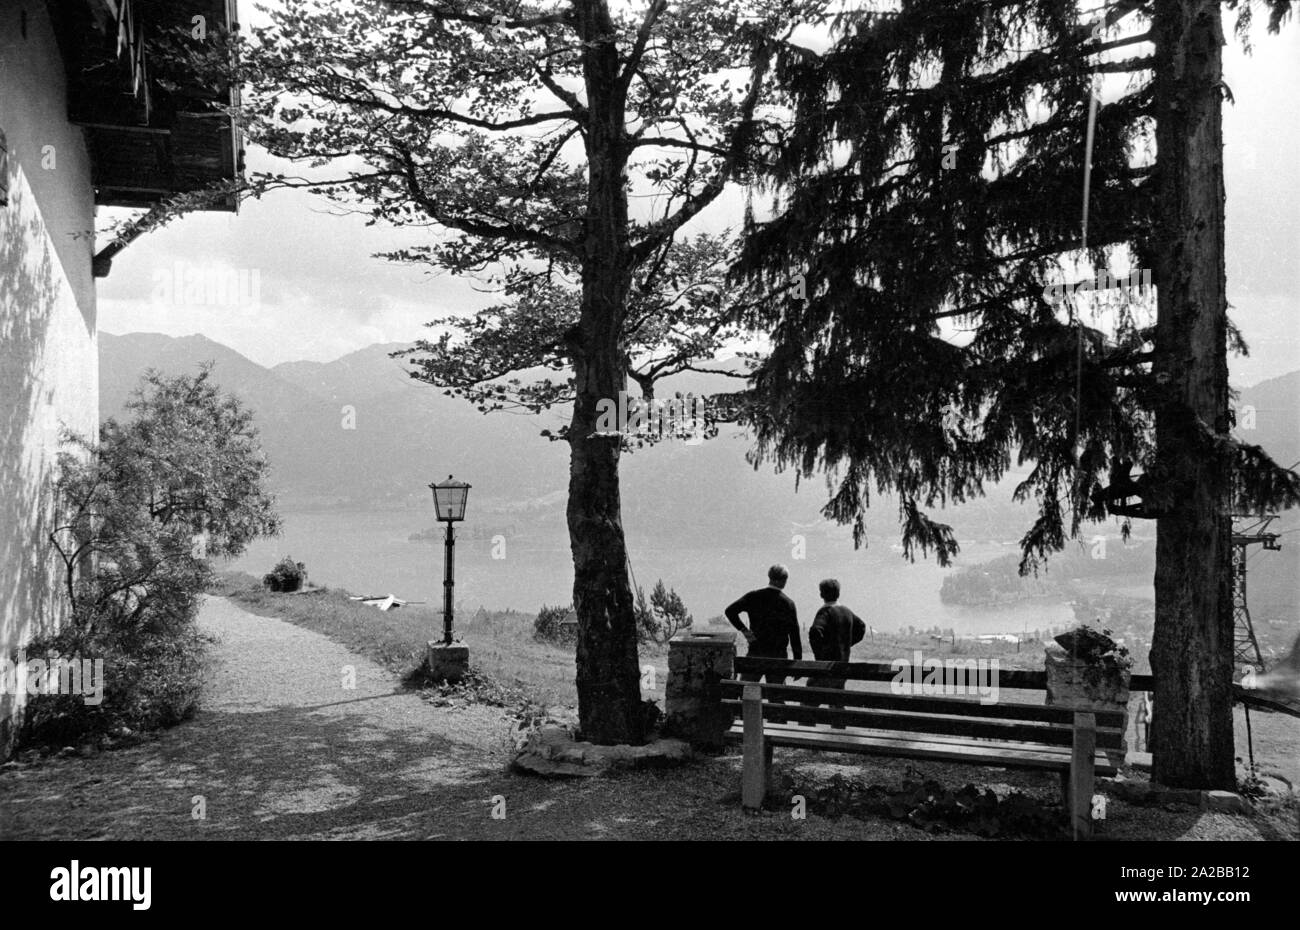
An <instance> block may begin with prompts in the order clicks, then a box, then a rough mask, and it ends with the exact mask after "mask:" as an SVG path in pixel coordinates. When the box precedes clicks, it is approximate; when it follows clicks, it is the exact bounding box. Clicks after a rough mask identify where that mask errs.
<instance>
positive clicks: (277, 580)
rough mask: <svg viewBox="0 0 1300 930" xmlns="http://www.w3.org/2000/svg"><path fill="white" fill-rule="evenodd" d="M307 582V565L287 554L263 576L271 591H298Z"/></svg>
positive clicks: (263, 581) (264, 582)
mask: <svg viewBox="0 0 1300 930" xmlns="http://www.w3.org/2000/svg"><path fill="white" fill-rule="evenodd" d="M306 583H307V567H306V566H305V565H303V563H301V562H295V561H294V560H293V558H292V557H291V556H285V557H284V558H283V559H281V560H280V561H279V562H277V563H276V565H275V568H273V569H271V570H270V571H269V572H268V573H267V574H265V575H263V576H262V584H264V585H266V588H267V590H269V591H297V590H299V589H300V588H301V587H302V586H303V585H305V584H306Z"/></svg>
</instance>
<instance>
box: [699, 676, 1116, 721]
mask: <svg viewBox="0 0 1300 930" xmlns="http://www.w3.org/2000/svg"><path fill="white" fill-rule="evenodd" d="M749 683H750V682H743V681H737V680H734V679H728V680H724V681H722V682H720V684H721V686H722V693H723V695H725V696H727V697H731V696H732V695H734V696H735V699H737V700H738V699H739V697H740V692H741V690H742V689H743V688H744V686H745V685H746V684H749ZM758 684H759V686H760V687H761V688H762V690H763V696H764V698H767V699H770V698H783V699H785V700H786V701H790V702H797V701H799V700H803V699H810V700H811V699H817V700H834V701H835V702H837V703H843V704H844V705H845V706H846V707H873V708H881V709H885V710H905V711H909V712H915V713H928V714H945V715H952V716H968V717H987V718H992V719H1000V720H1026V721H1037V722H1041V723H1059V724H1065V725H1070V724H1072V723H1073V722H1074V710H1073V709H1071V708H1068V707H1059V706H1053V705H1050V704H1024V703H1020V702H999V703H996V704H981V703H980V702H979V701H978V700H976V699H970V698H960V697H936V696H932V695H919V694H893V693H887V692H881V691H854V690H847V689H839V688H818V687H815V686H805V685H772V684H767V683H765V682H760V683H758ZM1095 713H1096V715H1097V726H1098V727H1099V728H1100V729H1103V730H1105V729H1119V728H1120V727H1121V726H1122V724H1123V715H1122V714H1120V713H1118V712H1114V711H1096V712H1095Z"/></svg>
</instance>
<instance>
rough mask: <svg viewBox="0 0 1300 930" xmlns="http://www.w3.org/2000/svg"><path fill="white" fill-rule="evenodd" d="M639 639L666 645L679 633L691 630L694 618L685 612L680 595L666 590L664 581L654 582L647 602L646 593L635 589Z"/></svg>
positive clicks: (644, 641) (639, 588)
mask: <svg viewBox="0 0 1300 930" xmlns="http://www.w3.org/2000/svg"><path fill="white" fill-rule="evenodd" d="M635 612H636V620H637V636H638V637H639V639H640V641H641V642H643V643H647V642H649V643H658V644H660V645H663V644H665V643H667V642H668V641H669V640H670V639H672V638H673V637H674V636H676V635H677V634H678V633H680V632H681V631H682V630H686V629H689V628H690V627H691V624H693V623H694V622H695V617H694V616H692V615H691V614H690V613H688V612H687V610H686V605H685V604H684V603H682V598H681V595H679V594H678V593H677V592H676V591H674V590H668V589H665V588H664V583H663V580H662V579H660V580H659V581H657V582H656V583H655V586H654V590H653V591H652V592H651V593H650V601H649V603H647V602H646V596H645V591H644V590H643V589H642V588H641V587H640V586H638V587H637V589H636V611H635Z"/></svg>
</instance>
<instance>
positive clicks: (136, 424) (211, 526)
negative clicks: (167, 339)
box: [20, 367, 279, 745]
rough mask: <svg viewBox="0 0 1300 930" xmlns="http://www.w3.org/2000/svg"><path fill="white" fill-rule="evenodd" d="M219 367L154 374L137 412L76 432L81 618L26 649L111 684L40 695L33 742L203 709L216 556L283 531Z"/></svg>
mask: <svg viewBox="0 0 1300 930" xmlns="http://www.w3.org/2000/svg"><path fill="white" fill-rule="evenodd" d="M209 373H210V372H209V369H208V368H207V367H205V368H203V369H202V370H201V371H200V372H199V374H198V375H195V376H186V375H181V376H177V377H164V376H162V375H159V374H157V373H156V372H149V373H148V374H146V375H145V377H144V381H143V384H142V386H141V387H140V388H139V389H138V390H137V391H136V392H135V393H134V394H133V396H132V398H131V400H130V401H129V402H128V403H127V409H128V410H129V411H130V412H131V413H132V414H133V417H132V419H131V420H130V421H129V422H127V423H119V422H118V421H116V420H114V419H109V420H107V421H105V422H104V423H103V424H101V426H100V430H99V437H98V442H94V441H92V440H91V439H90V438H87V437H84V436H77V435H73V434H66V435H65V443H66V444H67V445H69V446H71V447H72V451H71V452H67V451H65V452H63V453H61V454H60V456H59V466H60V474H59V481H58V484H57V488H56V490H57V494H58V500H57V504H58V513H59V515H60V520H59V523H60V525H59V526H57V527H55V528H54V530H53V532H51V534H50V544H51V545H52V546H53V548H54V551H55V553H56V554H57V556H58V557H59V559H60V561H61V562H62V566H61V568H62V574H63V579H62V580H63V585H64V588H65V589H66V591H67V593H68V596H69V600H70V601H71V606H72V616H71V618H70V621H69V622H68V624H67V625H66V626H65V628H64V629H62V630H60V631H58V632H56V633H53V634H51V635H48V636H45V637H42V638H39V639H37V640H35V641H33V642H31V643H28V644H27V646H26V647H25V648H24V653H25V655H26V657H27V658H28V660H29V662H34V661H36V660H41V661H45V660H47V659H49V658H57V657H63V658H65V659H69V660H74V659H83V660H84V659H90V660H91V661H92V662H93V661H94V660H101V661H102V662H103V665H102V670H103V676H104V678H103V681H102V684H103V688H104V692H103V695H102V700H100V701H99V702H98V703H95V704H89V703H87V701H86V697H85V696H84V695H83V694H75V695H74V694H66V693H65V694H50V695H45V694H40V695H32V700H31V701H29V702H28V705H27V710H26V713H25V715H24V717H25V719H24V723H23V727H22V730H21V731H20V741H21V742H32V743H38V744H44V745H49V744H52V743H58V742H70V741H82V740H85V739H87V738H90V737H93V736H95V735H97V734H103V733H108V732H113V731H116V730H120V729H121V728H122V727H128V728H130V729H132V730H149V729H155V728H158V727H164V726H170V725H171V724H174V723H177V722H179V721H181V720H184V719H185V718H186V717H188V716H190V715H191V714H193V713H194V710H195V708H196V707H197V706H198V700H199V692H200V688H201V687H202V675H201V671H202V663H203V645H204V642H205V638H204V637H203V636H202V635H201V634H200V633H199V632H198V631H197V630H196V629H195V627H194V619H195V616H196V615H197V613H198V604H199V598H200V596H201V594H202V592H203V590H204V588H205V587H206V586H207V584H208V583H209V582H210V581H211V580H212V577H213V575H212V568H211V564H210V562H209V559H211V558H213V557H233V556H237V555H240V554H241V553H242V552H243V551H244V550H245V549H246V548H247V545H248V543H249V542H251V541H252V540H254V539H257V538H258V537H261V536H268V535H274V534H275V533H276V532H278V530H279V518H278V517H277V516H276V514H275V511H274V507H273V503H274V502H273V499H272V497H271V495H270V494H269V492H268V491H267V489H266V486H265V481H266V477H267V473H268V466H267V464H266V459H265V457H264V456H263V455H262V451H261V447H260V443H259V441H258V438H257V431H256V429H254V427H253V415H252V413H251V412H249V411H248V410H246V409H245V408H244V407H243V406H242V405H241V404H240V402H239V400H238V399H237V398H235V397H233V396H231V395H228V394H224V393H222V392H221V391H220V389H219V388H218V387H217V386H216V385H215V384H213V383H212V381H211V380H210V378H209ZM92 555H93V558H92ZM92 667H93V666H92ZM85 685H86V683H85V682H83V690H84V686H85Z"/></svg>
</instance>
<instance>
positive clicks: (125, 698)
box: [19, 602, 206, 746]
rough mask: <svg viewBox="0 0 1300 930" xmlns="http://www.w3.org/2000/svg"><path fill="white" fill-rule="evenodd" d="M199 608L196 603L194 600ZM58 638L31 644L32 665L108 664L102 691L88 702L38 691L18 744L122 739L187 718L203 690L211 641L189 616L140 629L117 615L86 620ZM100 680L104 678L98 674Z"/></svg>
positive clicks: (152, 620) (86, 686)
mask: <svg viewBox="0 0 1300 930" xmlns="http://www.w3.org/2000/svg"><path fill="white" fill-rule="evenodd" d="M196 603H197V602H196ZM80 619H81V622H80V623H77V624H75V625H73V626H71V627H69V628H68V629H65V630H63V631H61V632H59V633H57V634H55V635H53V636H48V637H43V638H40V639H37V640H34V641H32V642H31V643H29V644H28V646H27V648H26V656H27V659H28V662H32V661H34V660H37V659H40V660H43V661H47V660H55V659H56V657H63V658H66V659H69V660H73V661H81V660H86V659H89V660H92V661H102V662H103V666H102V669H103V671H102V679H99V680H98V682H97V683H98V684H100V685H101V686H102V689H103V691H102V694H99V695H94V696H92V699H93V698H98V703H94V704H92V703H88V702H87V695H86V694H85V692H89V691H91V690H92V682H91V681H90V680H89V679H83V683H82V684H83V694H40V695H32V696H30V697H29V698H28V701H27V709H26V713H25V714H24V717H23V727H22V731H21V733H20V735H19V741H20V743H21V744H23V745H27V746H58V745H68V744H74V743H85V742H88V741H98V740H99V739H100V738H101V737H105V736H110V735H114V736H122V735H123V732H122V731H123V728H126V729H127V730H130V731H132V732H134V731H144V730H155V729H158V728H161V727H168V726H173V725H174V724H177V723H180V722H181V721H183V720H187V719H189V718H190V717H191V716H193V715H194V712H195V711H196V710H197V709H198V706H199V698H200V693H201V690H202V681H203V674H202V673H203V664H204V649H205V646H206V638H205V637H204V636H202V634H200V633H199V632H198V631H197V630H196V629H195V627H194V625H193V623H192V622H191V620H190V619H189V618H185V619H183V620H180V621H179V622H178V618H175V617H165V616H160V617H148V618H146V622H144V623H143V624H141V625H139V626H137V627H135V628H123V627H122V626H120V625H118V624H116V623H115V622H114V619H115V618H94V619H98V620H100V621H101V622H98V623H97V622H94V619H92V618H86V617H83V618H80ZM94 677H96V678H98V676H94Z"/></svg>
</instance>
